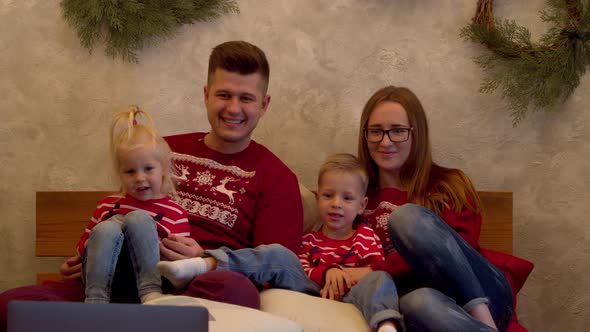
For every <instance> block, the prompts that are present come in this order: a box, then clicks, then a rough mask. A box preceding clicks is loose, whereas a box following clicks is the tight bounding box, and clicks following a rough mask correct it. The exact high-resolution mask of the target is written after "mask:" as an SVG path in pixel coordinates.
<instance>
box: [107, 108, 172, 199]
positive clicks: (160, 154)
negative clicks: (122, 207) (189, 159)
mask: <svg viewBox="0 0 590 332" xmlns="http://www.w3.org/2000/svg"><path fill="white" fill-rule="evenodd" d="M143 146H148V147H151V148H152V149H153V153H154V155H155V156H156V159H158V160H159V161H160V164H161V165H162V193H163V194H165V195H170V196H172V197H176V188H175V187H174V181H173V179H172V178H173V175H174V174H175V173H174V168H173V166H172V156H171V155H172V151H171V150H170V146H168V143H166V141H165V140H164V139H163V138H162V137H161V136H160V135H159V134H158V131H157V130H156V127H155V126H154V122H153V120H152V118H151V117H150V115H149V114H147V113H146V112H145V111H143V110H142V109H141V108H139V106H137V105H131V106H129V107H128V108H127V111H125V112H120V113H117V114H115V116H114V117H113V122H112V124H111V156H112V159H113V166H114V169H115V174H117V175H119V174H120V172H121V158H120V157H121V156H122V155H124V154H126V153H128V152H129V151H131V150H134V149H137V148H138V147H143ZM117 178H119V176H118V177H117ZM121 192H122V193H124V194H125V188H124V186H123V185H121Z"/></svg>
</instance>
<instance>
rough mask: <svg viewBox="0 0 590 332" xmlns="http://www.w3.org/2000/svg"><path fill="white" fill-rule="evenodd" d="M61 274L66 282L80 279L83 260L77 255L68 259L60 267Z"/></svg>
mask: <svg viewBox="0 0 590 332" xmlns="http://www.w3.org/2000/svg"><path fill="white" fill-rule="evenodd" d="M59 273H60V274H61V278H62V279H64V280H73V279H79V278H80V277H81V276H82V258H81V257H80V255H78V254H76V256H74V257H70V258H68V259H67V260H66V261H65V262H64V263H63V264H62V265H61V266H60V267H59Z"/></svg>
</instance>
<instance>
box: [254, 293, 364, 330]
mask: <svg viewBox="0 0 590 332" xmlns="http://www.w3.org/2000/svg"><path fill="white" fill-rule="evenodd" d="M260 302H261V303H260V307H261V308H260V309H261V310H263V311H266V312H268V313H271V314H273V315H277V316H280V317H284V318H287V319H290V320H292V321H294V322H297V323H298V324H300V325H301V326H303V329H304V331H305V332H333V331H338V332H363V331H366V332H371V328H370V327H369V324H368V323H367V322H366V320H365V318H364V317H363V315H362V314H361V312H360V311H359V310H358V309H357V308H356V307H355V306H354V305H352V304H350V303H343V302H337V301H332V300H326V299H322V298H321V297H314V296H311V295H307V294H302V293H298V292H294V291H289V290H284V289H267V290H265V291H263V292H262V293H260Z"/></svg>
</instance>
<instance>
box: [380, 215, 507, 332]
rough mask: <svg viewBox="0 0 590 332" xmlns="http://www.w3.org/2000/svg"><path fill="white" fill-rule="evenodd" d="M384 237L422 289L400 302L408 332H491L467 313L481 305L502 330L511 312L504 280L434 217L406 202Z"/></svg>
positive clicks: (391, 217)
mask: <svg viewBox="0 0 590 332" xmlns="http://www.w3.org/2000/svg"><path fill="white" fill-rule="evenodd" d="M389 234H390V237H391V240H392V242H393V245H394V247H395V248H396V249H397V251H398V252H399V254H400V255H401V256H402V257H403V258H404V260H405V261H406V262H407V263H408V265H409V266H410V267H411V268H412V270H413V273H414V274H413V275H414V276H416V278H418V280H417V283H418V284H420V285H422V286H424V287H425V288H418V289H416V290H414V291H411V292H409V293H407V294H405V295H403V296H402V297H401V299H400V309H401V313H402V314H403V316H404V322H405V325H406V328H407V329H408V330H409V331H449V332H450V331H493V329H491V328H489V327H488V326H487V325H485V324H483V323H482V322H480V321H479V320H476V319H474V318H473V317H472V316H471V315H469V314H468V312H469V311H471V310H472V309H473V308H474V307H476V306H477V305H479V304H482V303H487V305H488V307H489V310H490V312H491V314H492V317H493V318H494V321H495V322H496V326H497V327H498V329H499V331H505V330H506V328H507V327H508V325H509V324H510V319H511V317H512V314H513V312H514V306H513V303H514V302H513V299H512V289H511V286H510V283H509V282H508V279H506V277H505V276H504V274H503V273H502V272H501V271H500V270H498V269H497V268H496V267H495V266H494V265H492V264H491V263H490V262H489V261H488V260H487V259H485V258H484V257H483V256H481V255H480V254H479V253H478V252H477V251H476V250H475V249H474V248H473V247H471V246H470V245H469V244H468V243H467V242H465V240H464V239H463V238H461V236H459V234H457V233H456V232H455V231H454V230H453V229H452V228H451V227H450V226H449V225H447V223H445V222H444V221H443V220H442V219H441V218H440V217H439V216H438V215H437V214H435V213H434V212H432V211H431V210H429V209H427V208H424V207H422V206H419V205H415V204H405V205H403V206H401V207H399V208H397V209H396V210H395V211H394V212H393V213H392V214H391V216H390V217H389Z"/></svg>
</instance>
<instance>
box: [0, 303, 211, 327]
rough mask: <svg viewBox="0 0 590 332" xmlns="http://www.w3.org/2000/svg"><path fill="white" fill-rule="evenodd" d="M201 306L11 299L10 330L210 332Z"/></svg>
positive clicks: (9, 312)
mask: <svg viewBox="0 0 590 332" xmlns="http://www.w3.org/2000/svg"><path fill="white" fill-rule="evenodd" d="M208 329H209V313H208V311H207V308H205V307H200V306H182V307H181V306H158V305H141V304H121V303H108V304H94V303H93V304H90V303H80V302H37V301H12V302H10V303H9V304H8V332H37V331H46V332H130V331H141V332H163V331H183V332H208Z"/></svg>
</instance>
